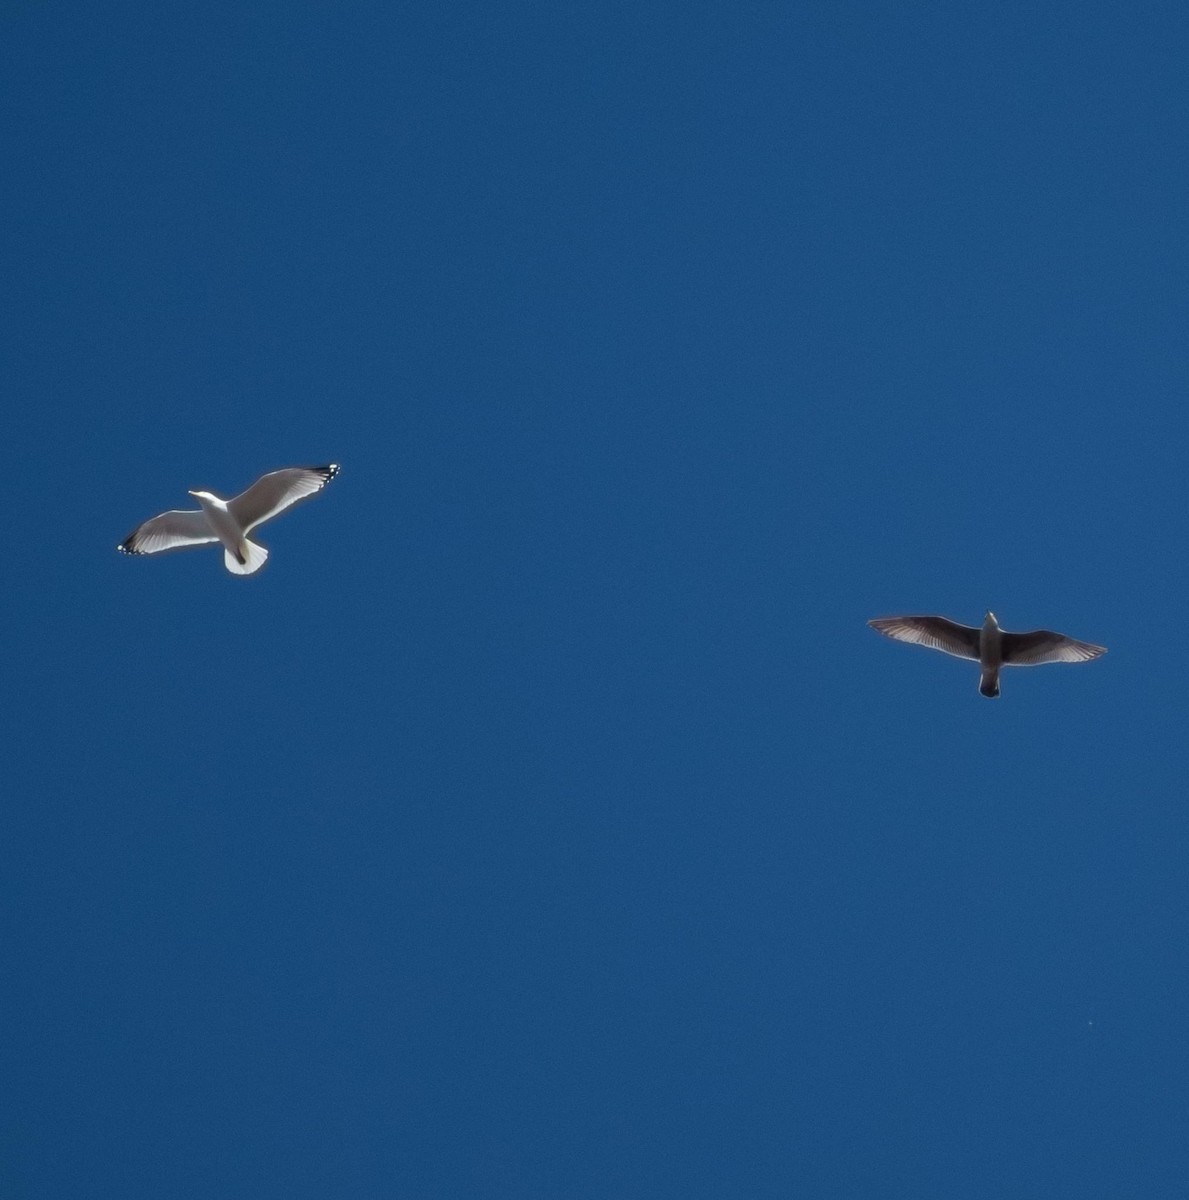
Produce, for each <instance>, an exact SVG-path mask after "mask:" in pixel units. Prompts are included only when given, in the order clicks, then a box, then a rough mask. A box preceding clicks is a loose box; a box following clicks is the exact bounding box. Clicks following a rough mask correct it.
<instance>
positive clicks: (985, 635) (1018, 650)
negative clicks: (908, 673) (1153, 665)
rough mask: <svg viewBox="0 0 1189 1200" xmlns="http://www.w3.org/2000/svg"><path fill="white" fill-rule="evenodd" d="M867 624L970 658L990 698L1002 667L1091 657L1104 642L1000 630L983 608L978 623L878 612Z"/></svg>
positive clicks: (901, 639) (1036, 631)
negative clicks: (984, 614)
mask: <svg viewBox="0 0 1189 1200" xmlns="http://www.w3.org/2000/svg"><path fill="white" fill-rule="evenodd" d="M867 624H868V625H870V626H871V628H872V629H876V630H878V631H879V632H880V633H882V634H883V635H884V636H885V637H890V638H894V639H895V640H896V641H898V642H911V643H913V644H914V645H917V646H928V647H930V648H931V649H933V650H940V651H941V652H942V653H943V654H952V655H954V656H955V657H956V658H969V659H973V660H974V661H975V662H977V663H978V664H979V666H980V667H981V668H982V674H981V676H980V678H979V685H978V690H979V691H980V692H982V694H983V695H984V696H992V697H993V696H998V695H999V670H1000V668H1001V667H1035V666H1040V664H1041V663H1052V662H1070V663H1072V662H1089V661H1090V660H1091V659H1094V658H1099V657H1101V656H1102V655H1103V654H1105V653H1106V647H1105V646H1096V645H1094V643H1093V642H1079V641H1078V640H1077V639H1076V638H1071V637H1066V636H1065V634H1063V633H1054V632H1053V631H1052V630H1051V629H1034V630H1032V631H1031V632H1030V633H1008V632H1007V631H1006V630H1004V629H1000V627H999V622H998V621H997V620H996V619H995V614H994V613H993V612H989V613H987V616H986V619H985V620H984V621H983V623H982V626H981V627H979V626H971V625H959V624H958V622H957V621H950V620H948V619H947V618H945V617H878V618H877V619H876V620H874V621H868V622H867Z"/></svg>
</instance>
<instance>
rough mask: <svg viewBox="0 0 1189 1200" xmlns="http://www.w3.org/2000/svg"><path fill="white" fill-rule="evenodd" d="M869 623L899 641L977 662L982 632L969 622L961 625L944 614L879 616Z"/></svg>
mask: <svg viewBox="0 0 1189 1200" xmlns="http://www.w3.org/2000/svg"><path fill="white" fill-rule="evenodd" d="M867 624H868V625H870V626H871V628H872V629H877V630H879V632H880V633H882V634H883V635H884V637H890V638H894V639H895V640H896V641H897V642H911V643H912V644H913V645H914V646H929V647H930V648H932V649H933V650H941V651H942V652H943V653H945V654H952V655H954V656H955V657H956V658H973V659H974V660H975V661H976V662H977V661H978V639H979V631H978V630H977V629H972V628H971V627H970V626H969V625H959V624H958V622H957V621H949V620H947V619H946V618H945V617H877V618H876V619H875V620H874V621H868V622H867Z"/></svg>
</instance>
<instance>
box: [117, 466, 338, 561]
mask: <svg viewBox="0 0 1189 1200" xmlns="http://www.w3.org/2000/svg"><path fill="white" fill-rule="evenodd" d="M338 473H339V467H338V463H331V464H330V465H329V466H326V467H286V468H285V469H284V470H283V471H271V472H269V474H267V475H262V476H261V477H260V478H259V479H257V480H256V482H255V483H254V484H252V486H251V487H250V488H248V490H247V491H246V492H242V493H240V495H238V496H236V497H235V498H234V499H233V500H220V499H219V497H218V496H216V495H215V494H214V492H191V493H190V495H191V496H193V497H194V499H195V500H197V501H198V503H199V504H200V505H201V507H200V508H197V509H185V510H179V509H174V510H172V511H171V512H163V513H162V514H161V515H160V516H158V517H153V518H152V519H151V520H148V521H145V523H144V524H143V525H139V526H137V528H136V529H135V530H134V531H133V532H132V533H131V534H129V535H128V537H126V538H125V539H124V540H123V541H122V542H121V543H120V544H119V546H117V547H116V549H118V550H119V551H120V552H121V553H123V554H160V553H161V552H162V551H163V550H181V549H185V548H186V547H188V546H205V545H209V544H210V543H212V542H222V543H223V562H224V563H225V564H226V567H227V569H228V570H229V571H230V572H231V573H232V574H233V575H251V574H252V573H253V572H255V571H259V570H260V568H261V567H262V566H264V562H265V559H267V558H268V550H267V549H266V548H265V547H264V546H261V545H260V543H259V542H254V541H252V540H251V539H250V538H249V537H248V534H250V533H251V532H252V530H254V529H255V528H256V527H257V526H258V525H263V524H264V522H265V521H271V520H272V518H273V517H275V516H279V515H280V514H281V513H283V512H284V511H285V510H286V509H287V508H289V507H291V506H292V505H294V504H296V503H297V502H298V501H299V500H305V499H306V498H307V497H309V496H312V495H314V494H315V493H316V492H320V491H321V490H322V489H323V488H324V487H325V486H326V485H327V484H328V483H329V482H330V481H331V480H332V479H333V478H334V477H335V476H336V475H337V474H338Z"/></svg>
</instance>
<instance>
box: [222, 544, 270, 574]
mask: <svg viewBox="0 0 1189 1200" xmlns="http://www.w3.org/2000/svg"><path fill="white" fill-rule="evenodd" d="M239 551H240V554H242V555H243V558H244V561H243V562H240V561H239V559H237V558H236V556H235V555H234V554H232V553H231V551H230V550H224V551H223V563H224V565H225V566H226V567H227V569H228V570H229V571H230V572H231V573H232V574H233V575H253V574H255V572H257V571H259V570H260V568H261V567H262V566H264V563H265V561H266V560H267V558H268V550H267V549H266V548H265V547H264V546H260V545H257V543H256V542H253V541H250V540H249V539H248V538H244V540H243V541H242V542H240V544H239Z"/></svg>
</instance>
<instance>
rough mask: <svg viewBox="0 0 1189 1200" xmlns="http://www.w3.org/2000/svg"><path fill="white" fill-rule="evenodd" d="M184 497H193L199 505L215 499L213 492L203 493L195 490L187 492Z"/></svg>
mask: <svg viewBox="0 0 1189 1200" xmlns="http://www.w3.org/2000/svg"><path fill="white" fill-rule="evenodd" d="M186 495H188V496H193V497H194V499H195V500H197V501H198V503H199V504H201V503H202V502H203V501H204V500H214V499H215V494H214V492H204V491H202V490H200V489H197V488H195V489H192V490H191V491H188V492H187V493H186Z"/></svg>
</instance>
